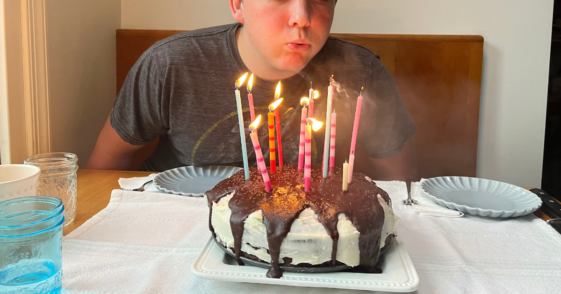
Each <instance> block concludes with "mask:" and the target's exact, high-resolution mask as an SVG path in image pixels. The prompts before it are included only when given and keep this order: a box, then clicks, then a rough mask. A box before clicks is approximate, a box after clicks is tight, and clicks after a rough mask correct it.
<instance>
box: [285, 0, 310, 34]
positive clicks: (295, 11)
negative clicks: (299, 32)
mask: <svg viewBox="0 0 561 294" xmlns="http://www.w3.org/2000/svg"><path fill="white" fill-rule="evenodd" d="M291 2H292V3H291V5H290V19H289V20H288V24H289V25H290V26H291V27H298V28H303V27H307V26H309V25H310V7H309V5H308V0H292V1H291Z"/></svg>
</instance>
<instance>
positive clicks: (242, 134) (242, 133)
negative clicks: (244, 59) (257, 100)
mask: <svg viewBox="0 0 561 294" xmlns="http://www.w3.org/2000/svg"><path fill="white" fill-rule="evenodd" d="M246 78H247V73H245V74H244V75H243V76H242V77H241V78H239V79H238V80H237V81H236V83H235V86H236V105H237V108H238V123H239V125H240V138H241V142H242V157H243V169H244V173H245V179H246V180H249V165H248V163H247V148H246V145H245V128H244V122H243V109H242V99H241V98H240V90H239V88H240V87H241V86H242V84H243V82H244V81H245V79H246Z"/></svg>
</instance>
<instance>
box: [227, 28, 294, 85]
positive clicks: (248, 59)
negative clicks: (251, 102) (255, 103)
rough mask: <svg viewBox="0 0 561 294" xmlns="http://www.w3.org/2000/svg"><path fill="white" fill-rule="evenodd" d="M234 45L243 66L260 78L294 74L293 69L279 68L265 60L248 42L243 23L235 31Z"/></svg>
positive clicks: (283, 77)
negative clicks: (284, 69)
mask: <svg viewBox="0 0 561 294" xmlns="http://www.w3.org/2000/svg"><path fill="white" fill-rule="evenodd" d="M236 46H237V47H238V52H239V53H240V57H241V58H242V61H243V63H244V64H245V66H246V67H247V68H248V69H249V71H251V72H252V73H254V74H255V75H256V76H257V77H259V78H260V79H264V80H268V81H278V80H284V79H287V78H290V77H292V76H294V75H295V74H296V73H295V72H294V71H283V70H279V69H278V68H275V67H274V66H272V65H271V64H270V63H269V62H268V61H267V60H265V58H264V57H263V56H262V55H261V54H260V53H259V52H258V51H257V49H256V48H255V47H254V46H253V44H252V43H251V42H250V40H249V38H248V36H247V34H246V31H245V29H244V27H243V25H242V26H239V27H238V29H237V31H236Z"/></svg>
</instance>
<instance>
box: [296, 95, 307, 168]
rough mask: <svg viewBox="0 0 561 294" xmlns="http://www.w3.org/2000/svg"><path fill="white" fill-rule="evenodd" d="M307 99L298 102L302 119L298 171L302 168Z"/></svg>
mask: <svg viewBox="0 0 561 294" xmlns="http://www.w3.org/2000/svg"><path fill="white" fill-rule="evenodd" d="M308 102H309V99H307V98H306V97H304V98H302V99H301V100H300V104H301V105H302V117H301V118H300V147H299V149H298V170H302V168H304V148H305V145H306V144H305V140H306V139H305V137H306V135H305V133H306V119H307V118H308V108H307V107H306V106H307V104H308Z"/></svg>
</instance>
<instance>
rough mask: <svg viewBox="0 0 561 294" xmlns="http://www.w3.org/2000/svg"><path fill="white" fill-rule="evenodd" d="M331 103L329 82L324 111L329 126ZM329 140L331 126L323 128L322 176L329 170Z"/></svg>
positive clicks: (331, 88) (331, 93) (331, 91)
mask: <svg viewBox="0 0 561 294" xmlns="http://www.w3.org/2000/svg"><path fill="white" fill-rule="evenodd" d="M332 104H333V85H331V81H330V82H329V87H328V88H327V112H326V113H325V125H326V126H331V105H332ZM330 140H331V128H330V127H326V128H325V141H324V143H323V177H324V178H327V171H328V170H329V143H330Z"/></svg>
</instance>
